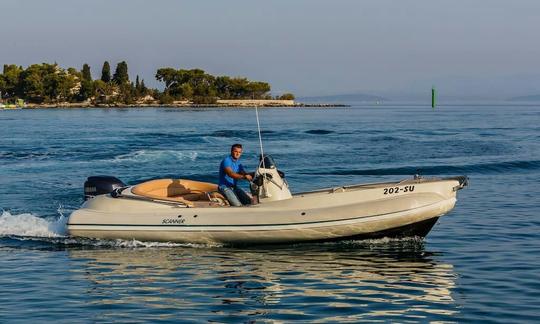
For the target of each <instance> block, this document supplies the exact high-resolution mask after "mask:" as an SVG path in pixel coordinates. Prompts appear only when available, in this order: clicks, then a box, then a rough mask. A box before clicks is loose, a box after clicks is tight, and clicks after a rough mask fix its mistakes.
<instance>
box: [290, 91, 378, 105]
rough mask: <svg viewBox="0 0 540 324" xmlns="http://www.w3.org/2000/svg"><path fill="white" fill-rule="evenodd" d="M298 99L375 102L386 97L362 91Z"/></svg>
mask: <svg viewBox="0 0 540 324" xmlns="http://www.w3.org/2000/svg"><path fill="white" fill-rule="evenodd" d="M298 100H300V101H310V102H327V103H329V102H332V103H334V102H376V101H385V100H386V99H385V98H383V97H380V96H375V95H370V94H364V93H355V94H341V95H330V96H315V97H302V98H298Z"/></svg>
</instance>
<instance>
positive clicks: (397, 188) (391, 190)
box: [383, 186, 414, 195]
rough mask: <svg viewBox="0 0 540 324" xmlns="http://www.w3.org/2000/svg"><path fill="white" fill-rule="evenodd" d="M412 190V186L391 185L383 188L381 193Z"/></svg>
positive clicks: (387, 193) (388, 193) (389, 193)
mask: <svg viewBox="0 0 540 324" xmlns="http://www.w3.org/2000/svg"><path fill="white" fill-rule="evenodd" d="M413 191H414V186H404V187H391V188H384V189H383V193H384V194H385V195H391V194H397V193H400V192H413Z"/></svg>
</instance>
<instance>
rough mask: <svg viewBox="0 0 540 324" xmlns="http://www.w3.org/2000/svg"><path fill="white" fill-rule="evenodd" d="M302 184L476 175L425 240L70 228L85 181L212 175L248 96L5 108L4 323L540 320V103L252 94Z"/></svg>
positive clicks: (0, 200)
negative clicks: (135, 235)
mask: <svg viewBox="0 0 540 324" xmlns="http://www.w3.org/2000/svg"><path fill="white" fill-rule="evenodd" d="M259 117H260V125H261V135H262V143H263V145H264V151H265V153H268V154H271V155H272V156H273V158H274V160H275V161H276V164H277V166H278V168H279V169H280V170H282V171H283V172H285V176H286V179H287V180H288V183H289V185H290V187H291V189H292V191H293V192H301V191H308V190H315V189H319V188H325V187H334V186H341V185H352V184H358V183H366V182H380V181H394V180H402V179H408V178H411V177H413V176H414V175H415V174H419V175H421V176H425V177H447V176H458V175H466V176H468V177H469V180H470V181H469V186H468V187H467V188H465V189H464V190H461V191H460V192H459V193H458V201H457V204H456V207H455V209H454V210H452V211H451V212H450V213H448V214H447V215H445V216H443V217H441V218H440V219H439V221H438V222H437V224H436V225H435V226H434V228H433V230H432V231H431V233H430V234H429V235H428V236H427V237H426V238H425V239H424V240H422V239H418V238H408V239H379V240H363V241H343V242H337V243H336V242H334V243H318V244H312V243H304V244H292V245H278V246H249V245H248V246H226V245H218V244H216V245H196V244H174V243H157V242H139V241H134V240H131V241H122V240H92V239H77V238H73V237H70V236H69V235H67V233H66V221H67V218H68V216H69V215H70V213H71V212H72V211H74V210H76V209H77V208H79V206H80V205H81V204H82V203H83V183H84V181H85V180H86V178H87V177H89V176H92V175H112V176H116V177H118V178H120V179H121V180H122V181H124V182H125V183H127V184H136V183H139V182H142V181H145V180H150V179H157V178H187V179H194V180H202V181H210V182H216V181H217V178H218V167H219V163H220V161H221V159H223V158H224V157H225V156H227V154H228V152H229V148H230V146H231V144H234V143H242V144H243V145H244V155H243V157H242V161H243V164H244V165H245V166H246V168H247V169H253V168H254V167H255V166H256V163H257V156H258V154H259V150H260V148H259V138H258V132H257V122H256V114H255V110H254V109H249V108H197V109H187V108H129V109H122V108H114V109H111V108H104V109H97V108H96V109H35V110H33V109H23V110H9V111H8V110H5V111H0V125H1V127H0V211H1V215H0V322H1V323H29V322H39V323H42V322H54V323H96V322H97V323H110V322H123V323H124V322H125V323H140V322H174V323H200V322H218V323H259V322H260V323H289V322H325V323H337V322H340V323H341V322H353V323H357V322H370V323H371V322H399V323H406V322H413V323H415V322H435V323H453V322H482V323H483V322H493V323H512V322H516V323H522V322H523V323H526V322H538V321H540V198H539V197H540V184H539V179H540V105H534V104H528V105H518V104H479V105H468V104H461V105H440V106H438V107H436V108H435V109H432V108H431V107H430V106H427V105H425V104H424V105H420V104H383V105H375V104H373V105H370V104H355V103H352V104H351V106H350V107H339V108H264V109H259Z"/></svg>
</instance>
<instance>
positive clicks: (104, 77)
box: [101, 61, 111, 83]
mask: <svg viewBox="0 0 540 324" xmlns="http://www.w3.org/2000/svg"><path fill="white" fill-rule="evenodd" d="M101 81H103V82H105V83H109V82H111V66H110V65H109V62H107V61H105V63H103V68H102V69H101Z"/></svg>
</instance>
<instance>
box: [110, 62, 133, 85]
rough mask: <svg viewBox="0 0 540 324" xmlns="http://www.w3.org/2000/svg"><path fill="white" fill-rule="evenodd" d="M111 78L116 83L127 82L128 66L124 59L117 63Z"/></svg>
mask: <svg viewBox="0 0 540 324" xmlns="http://www.w3.org/2000/svg"><path fill="white" fill-rule="evenodd" d="M112 80H113V81H114V82H115V83H116V84H118V85H122V84H125V83H129V75H128V66H127V63H126V61H122V62H120V63H118V65H117V66H116V71H114V75H113V79H112Z"/></svg>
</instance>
